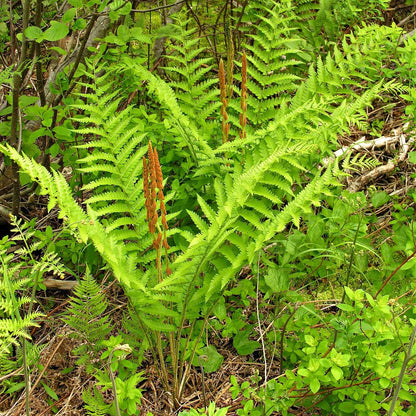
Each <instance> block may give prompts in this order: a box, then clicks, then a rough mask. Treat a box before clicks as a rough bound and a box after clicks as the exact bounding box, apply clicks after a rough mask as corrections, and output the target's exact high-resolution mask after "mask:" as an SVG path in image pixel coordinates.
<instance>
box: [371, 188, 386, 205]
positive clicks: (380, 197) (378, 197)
mask: <svg viewBox="0 0 416 416" xmlns="http://www.w3.org/2000/svg"><path fill="white" fill-rule="evenodd" d="M389 200H390V196H389V194H388V193H387V192H386V191H382V192H377V193H376V194H374V195H373V196H372V197H371V203H372V204H373V206H374V208H378V207H381V206H382V205H384V204H385V203H387V202H389Z"/></svg>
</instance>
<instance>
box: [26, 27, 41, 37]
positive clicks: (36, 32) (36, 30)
mask: <svg viewBox="0 0 416 416" xmlns="http://www.w3.org/2000/svg"><path fill="white" fill-rule="evenodd" d="M25 36H26V37H27V38H28V39H40V40H42V38H43V32H42V29H41V28H40V27H38V26H29V27H28V28H26V30H25Z"/></svg>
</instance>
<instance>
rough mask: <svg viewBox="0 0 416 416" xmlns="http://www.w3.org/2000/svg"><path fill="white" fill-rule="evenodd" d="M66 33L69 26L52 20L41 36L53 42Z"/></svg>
mask: <svg viewBox="0 0 416 416" xmlns="http://www.w3.org/2000/svg"><path fill="white" fill-rule="evenodd" d="M68 33H69V28H68V26H67V25H65V24H64V23H60V22H57V21H56V20H52V21H51V27H50V28H49V29H47V30H46V31H45V33H44V35H43V37H44V39H46V40H48V41H50V42H55V41H57V40H60V39H63V38H64V37H65V36H66V35H67V34H68Z"/></svg>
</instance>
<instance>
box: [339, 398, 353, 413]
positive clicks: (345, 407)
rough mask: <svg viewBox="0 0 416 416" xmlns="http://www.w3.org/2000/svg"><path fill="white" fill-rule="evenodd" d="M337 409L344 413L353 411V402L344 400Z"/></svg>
mask: <svg viewBox="0 0 416 416" xmlns="http://www.w3.org/2000/svg"><path fill="white" fill-rule="evenodd" d="M339 410H341V411H342V412H345V413H354V411H355V403H354V402H352V401H348V402H344V403H341V404H340V405H339Z"/></svg>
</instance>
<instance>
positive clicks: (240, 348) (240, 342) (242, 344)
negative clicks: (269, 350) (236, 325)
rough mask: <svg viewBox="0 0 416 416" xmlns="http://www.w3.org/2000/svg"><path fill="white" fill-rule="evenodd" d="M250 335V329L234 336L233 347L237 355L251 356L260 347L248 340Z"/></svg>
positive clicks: (258, 344)
mask: <svg viewBox="0 0 416 416" xmlns="http://www.w3.org/2000/svg"><path fill="white" fill-rule="evenodd" d="M250 333H251V329H246V330H244V331H240V332H239V333H238V334H237V335H236V336H234V338H233V345H234V348H235V349H236V350H237V353H238V354H239V355H247V354H251V353H252V352H254V351H255V350H256V349H257V348H259V347H260V343H259V342H257V341H251V340H250V339H249V335H250Z"/></svg>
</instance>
